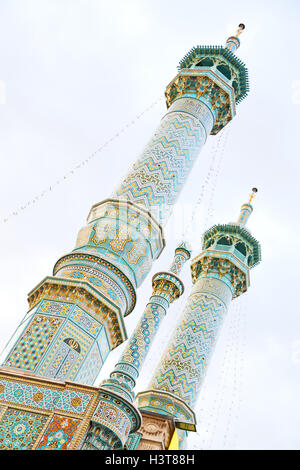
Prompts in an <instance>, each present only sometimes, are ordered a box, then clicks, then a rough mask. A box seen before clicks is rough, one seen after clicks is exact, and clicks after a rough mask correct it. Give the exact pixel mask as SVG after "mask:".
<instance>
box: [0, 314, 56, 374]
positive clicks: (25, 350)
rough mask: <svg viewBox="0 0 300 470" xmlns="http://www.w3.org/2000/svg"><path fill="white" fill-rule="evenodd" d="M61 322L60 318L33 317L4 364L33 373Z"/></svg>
mask: <svg viewBox="0 0 300 470" xmlns="http://www.w3.org/2000/svg"><path fill="white" fill-rule="evenodd" d="M62 321H63V320H62V319H60V318H54V317H53V318H52V317H47V316H43V315H35V316H34V318H33V320H32V321H31V322H30V324H29V325H28V327H27V328H26V330H25V332H24V333H23V334H22V336H21V338H20V339H19V340H18V341H17V343H16V345H15V346H14V348H13V349H12V351H11V352H10V353H9V355H8V357H7V359H6V361H5V363H4V364H5V365H6V366H9V367H18V368H22V369H26V370H31V371H34V370H35V369H36V367H37V365H38V364H39V362H40V360H41V358H42V357H43V355H44V353H45V352H46V350H47V348H48V346H49V344H50V343H51V341H52V339H53V338H54V336H55V334H56V332H57V331H58V329H59V327H60V325H61V323H62Z"/></svg>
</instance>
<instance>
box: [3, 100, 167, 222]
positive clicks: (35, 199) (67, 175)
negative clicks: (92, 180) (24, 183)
mask: <svg viewBox="0 0 300 470" xmlns="http://www.w3.org/2000/svg"><path fill="white" fill-rule="evenodd" d="M162 99H163V97H160V98H159V99H158V100H156V101H154V102H153V103H152V104H151V105H150V106H148V107H147V108H146V109H144V111H142V112H141V113H139V114H137V115H136V116H135V118H133V119H132V120H131V121H128V122H127V124H125V125H124V126H123V127H122V128H121V129H120V130H119V131H118V132H116V133H115V134H114V135H113V136H112V137H111V138H110V139H108V140H106V141H105V142H104V143H103V144H102V145H101V146H100V147H98V148H97V149H96V150H95V151H94V152H93V153H91V154H90V155H89V156H88V157H87V158H85V159H84V160H82V161H81V162H79V163H78V164H77V165H75V166H74V167H73V168H71V170H69V171H68V172H67V173H65V174H64V175H62V176H61V177H59V178H57V180H56V181H55V182H53V183H52V184H51V185H49V186H47V187H45V188H44V189H43V190H42V191H41V192H40V193H38V194H36V196H34V197H33V198H32V199H30V200H28V201H26V202H25V203H23V204H21V205H20V206H19V207H18V208H16V209H15V210H13V211H12V212H11V213H10V214H8V215H7V216H5V217H3V218H2V219H0V223H2V224H5V223H7V222H9V220H10V219H12V218H14V217H17V216H18V215H20V214H22V213H23V212H24V211H26V209H28V208H29V207H31V206H32V205H33V204H36V203H37V202H39V201H40V200H41V199H42V198H43V197H44V196H45V195H46V194H47V193H51V192H52V191H54V190H55V189H56V187H57V186H58V185H61V184H62V183H64V182H65V181H66V180H67V179H69V178H70V177H72V176H73V175H74V174H75V173H76V172H77V171H79V170H80V169H81V168H83V167H84V166H85V165H87V164H88V163H90V161H91V160H92V159H93V158H95V157H96V156H97V155H98V154H100V153H101V152H102V151H103V150H104V149H105V148H106V147H107V146H108V145H109V144H110V143H111V142H113V141H114V140H116V139H117V138H119V137H120V135H121V134H122V133H123V132H125V131H126V130H127V129H128V128H129V127H131V126H133V125H134V124H136V122H137V120H138V119H140V118H141V117H142V116H143V115H144V114H145V113H147V112H148V111H150V110H151V109H152V108H153V107H154V106H156V105H157V104H158V103H159V102H160V101H161V100H162Z"/></svg>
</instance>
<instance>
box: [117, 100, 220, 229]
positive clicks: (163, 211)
mask: <svg viewBox="0 0 300 470" xmlns="http://www.w3.org/2000/svg"><path fill="white" fill-rule="evenodd" d="M179 101H180V104H179V109H178V102H179ZM191 101H195V102H196V103H197V105H198V112H197V115H196V116H193V115H191V114H187V113H186V112H185V107H186V106H188V105H189V103H190V102H191ZM172 106H173V105H171V106H170V108H169V110H168V113H167V114H166V116H165V117H164V118H163V120H162V121H161V124H160V126H159V127H158V129H157V131H156V132H155V134H154V136H153V138H152V139H151V140H150V142H149V144H148V145H147V146H146V148H145V150H144V152H143V154H142V155H141V157H140V158H139V160H138V161H137V162H136V163H135V164H134V166H133V170H132V171H131V172H130V173H129V174H128V175H127V177H126V178H125V179H124V181H123V182H122V184H121V185H120V186H119V187H118V189H117V190H116V192H115V193H114V194H113V197H120V198H123V199H124V198H125V199H126V198H127V199H129V200H131V201H132V202H135V203H139V204H142V205H144V206H145V207H146V208H148V209H149V210H151V211H152V213H153V215H154V216H156V218H157V220H158V222H159V223H161V224H162V225H164V224H165V223H166V220H167V219H168V217H169V216H170V214H171V211H172V208H173V205H174V204H175V202H176V200H177V197H178V195H179V192H180V191H181V189H182V187H183V185H184V183H185V180H186V179H187V177H188V174H189V172H190V170H191V168H192V166H193V164H194V161H195V159H196V158H197V156H198V154H199V151H200V149H201V147H202V146H203V144H204V143H205V140H206V137H207V135H208V134H209V133H210V131H211V127H212V124H213V122H212V114H211V111H210V110H209V109H208V107H207V106H205V105H203V104H202V103H200V102H199V101H198V100H191V99H186V98H182V99H181V100H178V101H177V102H176V111H174V112H173V108H172Z"/></svg>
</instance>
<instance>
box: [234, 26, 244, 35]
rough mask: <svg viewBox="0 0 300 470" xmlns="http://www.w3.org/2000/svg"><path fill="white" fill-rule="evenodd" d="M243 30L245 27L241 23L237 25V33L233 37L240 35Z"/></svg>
mask: <svg viewBox="0 0 300 470" xmlns="http://www.w3.org/2000/svg"><path fill="white" fill-rule="evenodd" d="M244 29H245V25H244V24H243V23H240V24H239V29H238V30H237V32H236V33H235V36H236V37H238V36H239V35H240V34H242V32H243V31H244Z"/></svg>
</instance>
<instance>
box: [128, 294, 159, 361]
mask: <svg viewBox="0 0 300 470" xmlns="http://www.w3.org/2000/svg"><path fill="white" fill-rule="evenodd" d="M165 313H166V311H165V309H164V308H163V307H161V306H160V305H157V304H155V303H153V304H152V303H149V304H148V305H147V307H146V309H145V311H144V314H143V317H142V319H141V320H140V321H139V323H138V325H137V327H136V328H135V330H134V332H133V334H132V336H131V338H130V340H129V343H128V345H127V347H126V349H125V351H124V353H123V355H122V356H121V358H120V360H119V362H126V363H129V364H133V365H134V366H135V367H136V368H137V369H140V364H143V363H144V360H145V357H146V355H147V353H148V351H149V347H150V345H151V342H152V341H153V339H154V337H155V335H156V332H157V330H158V328H159V324H160V321H161V320H162V318H163V317H164V316H165Z"/></svg>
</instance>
